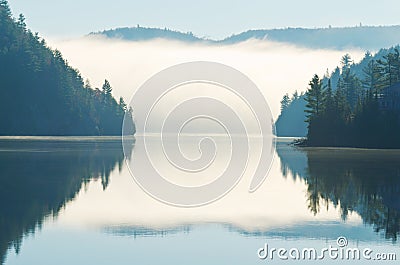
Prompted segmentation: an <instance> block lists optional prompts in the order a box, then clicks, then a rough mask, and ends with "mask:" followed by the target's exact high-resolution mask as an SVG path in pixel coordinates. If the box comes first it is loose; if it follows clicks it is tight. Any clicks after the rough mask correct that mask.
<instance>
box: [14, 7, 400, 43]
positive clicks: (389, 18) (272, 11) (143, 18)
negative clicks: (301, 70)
mask: <svg viewBox="0 0 400 265" xmlns="http://www.w3.org/2000/svg"><path fill="white" fill-rule="evenodd" d="M9 4H10V6H11V9H12V11H13V14H14V15H15V16H17V15H18V14H19V13H23V14H24V15H25V17H26V20H27V24H28V26H29V28H31V29H32V31H34V32H39V33H40V34H41V36H44V37H51V38H58V37H60V38H68V37H77V36H82V35H85V34H87V33H89V32H95V31H100V30H104V29H110V28H116V27H126V26H136V25H138V24H139V25H141V26H145V27H161V28H164V27H167V28H170V29H174V30H179V31H183V32H188V31H191V32H193V33H194V34H195V35H197V36H200V37H209V38H214V39H221V38H224V37H227V36H230V35H232V34H235V33H240V32H242V31H246V30H248V29H259V28H265V29H270V28H285V27H307V28H314V27H328V26H329V25H331V26H333V27H341V26H355V25H359V24H360V23H362V24H363V25H394V24H399V23H400V21H399V19H398V17H399V16H398V10H400V2H399V1H398V0H381V1H370V2H368V3H367V2H366V1H363V0H352V1H348V0H335V1H321V0H302V1H297V0H294V1H293V0H292V1H289V0H280V1H268V0H255V1H249V0H247V1H246V0H219V1H215V0H202V1H187V0H171V1H163V0H146V1H131V0H113V1H98V0H84V1H82V0H69V1H54V0H35V1H32V0H9ZM383 7H384V8H383Z"/></svg>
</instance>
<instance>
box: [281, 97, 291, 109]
mask: <svg viewBox="0 0 400 265" xmlns="http://www.w3.org/2000/svg"><path fill="white" fill-rule="evenodd" d="M290 103H291V99H290V98H289V95H288V94H285V95H284V96H283V98H282V100H281V112H284V111H285V110H286V109H287V108H288V107H289V105H290Z"/></svg>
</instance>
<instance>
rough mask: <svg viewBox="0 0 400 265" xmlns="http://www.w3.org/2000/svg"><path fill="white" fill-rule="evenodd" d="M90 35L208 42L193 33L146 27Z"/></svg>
mask: <svg viewBox="0 0 400 265" xmlns="http://www.w3.org/2000/svg"><path fill="white" fill-rule="evenodd" d="M89 35H104V36H106V37H108V38H117V39H125V40H131V41H143V40H151V39H159V38H161V39H168V40H178V41H184V42H200V41H208V40H206V39H203V38H199V37H196V36H194V35H193V33H191V32H188V33H183V32H179V31H175V30H170V29H167V28H165V29H160V28H145V27H140V26H137V27H132V28H128V27H125V28H117V29H111V30H104V31H100V32H92V33H90V34H89Z"/></svg>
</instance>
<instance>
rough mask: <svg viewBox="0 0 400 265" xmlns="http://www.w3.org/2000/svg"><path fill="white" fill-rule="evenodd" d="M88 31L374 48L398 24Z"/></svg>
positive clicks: (394, 35) (398, 38)
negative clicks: (220, 34) (207, 34)
mask: <svg viewBox="0 0 400 265" xmlns="http://www.w3.org/2000/svg"><path fill="white" fill-rule="evenodd" d="M89 35H104V36H106V37H108V38H119V39H124V40H131V41H142V40H151V39H157V38H163V39H169V40H178V41H184V42H207V43H214V44H234V43H239V42H243V41H247V40H250V39H259V40H270V41H275V42H284V43H289V44H293V45H297V46H301V47H307V48H313V49H314V48H316V49H338V50H344V49H348V48H361V49H365V50H378V49H380V48H383V47H390V46H394V45H397V44H399V43H400V25H398V26H359V27H346V28H332V27H329V28H316V29H307V28H285V29H260V30H249V31H246V32H242V33H240V34H236V35H232V36H230V37H227V38H225V39H223V40H211V39H205V38H201V37H197V36H195V35H193V33H191V32H188V33H183V32H179V31H174V30H170V29H160V28H146V27H140V26H137V27H131V28H128V27H126V28H116V29H111V30H105V31H101V32H94V33H90V34H89Z"/></svg>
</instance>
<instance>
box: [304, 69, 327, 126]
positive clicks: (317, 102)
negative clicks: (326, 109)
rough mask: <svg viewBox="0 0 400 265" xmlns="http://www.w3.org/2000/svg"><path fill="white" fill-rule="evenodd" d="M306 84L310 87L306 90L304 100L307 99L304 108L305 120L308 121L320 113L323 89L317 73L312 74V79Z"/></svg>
mask: <svg viewBox="0 0 400 265" xmlns="http://www.w3.org/2000/svg"><path fill="white" fill-rule="evenodd" d="M308 85H309V86H310V87H309V89H308V90H307V92H306V98H305V100H306V101H307V105H306V107H307V109H306V110H305V112H306V113H307V115H306V116H307V120H306V121H307V122H308V123H310V122H311V120H312V119H313V118H315V117H317V116H318V115H320V113H321V111H322V107H323V104H322V101H323V89H322V83H321V80H320V79H319V77H318V75H314V77H313V79H312V80H311V81H310V83H309V84H308Z"/></svg>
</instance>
